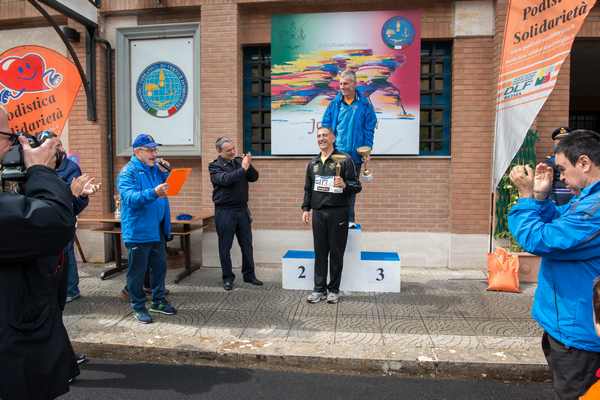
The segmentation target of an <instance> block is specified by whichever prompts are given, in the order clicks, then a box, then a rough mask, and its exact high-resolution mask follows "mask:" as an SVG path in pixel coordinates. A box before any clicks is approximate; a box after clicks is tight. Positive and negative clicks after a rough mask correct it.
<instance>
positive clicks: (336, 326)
mask: <svg viewBox="0 0 600 400" xmlns="http://www.w3.org/2000/svg"><path fill="white" fill-rule="evenodd" d="M102 270H103V269H102V268H99V267H98V266H97V265H92V264H88V265H85V266H81V267H80V272H79V273H80V280H81V281H80V288H81V293H82V297H81V298H80V299H78V300H76V301H74V302H72V303H70V304H67V307H66V310H65V316H64V321H65V326H66V327H67V330H68V331H69V335H70V337H71V340H72V341H73V343H74V346H75V348H76V350H78V351H82V352H85V353H87V354H88V355H90V356H92V357H101V358H113V359H121V360H139V361H151V362H167V363H186V364H205V365H206V364H210V365H229V366H235V367H241V366H244V367H265V368H266V367H268V368H289V369H303V370H310V371H315V370H318V371H325V370H326V371H339V372H345V373H390V374H391V373H398V374H410V375H436V376H452V377H493V378H499V379H505V380H507V379H511V380H512V379H527V380H540V379H546V378H547V368H546V363H545V359H544V356H543V354H542V351H541V348H540V337H541V334H542V332H541V331H540V329H539V327H538V326H537V325H536V323H535V322H534V321H533V320H532V319H531V318H530V308H531V303H532V296H533V292H534V289H535V285H522V290H523V292H522V293H520V294H513V293H498V292H487V291H486V290H485V289H486V279H485V274H484V273H483V272H482V271H476V270H448V269H443V268H442V269H440V268H438V269H419V268H403V270H402V291H401V293H400V294H373V293H370V294H369V293H352V294H349V295H347V296H344V297H342V299H341V300H340V302H339V303H338V304H324V303H321V304H315V305H311V304H308V303H306V301H305V298H306V296H307V295H308V294H309V292H304V291H294V290H283V289H282V288H281V272H280V269H279V268H278V267H270V268H269V267H261V268H259V269H258V276H259V278H260V279H262V280H264V281H265V285H264V286H262V287H255V286H251V285H248V284H245V283H242V282H241V277H240V276H239V275H240V274H239V273H237V272H236V273H237V275H238V279H237V280H236V287H235V289H234V290H233V291H231V292H225V291H224V290H223V288H222V284H221V271H220V269H218V268H202V269H200V270H199V271H196V272H195V273H194V274H192V276H191V277H189V278H186V279H185V280H184V281H183V282H180V283H179V284H173V283H172V282H173V280H174V277H175V275H176V273H177V272H179V270H177V269H172V270H169V272H168V276H167V286H168V288H169V289H170V291H171V294H170V295H169V301H170V302H171V303H172V304H173V305H174V306H175V307H176V308H177V309H178V314H177V315H176V316H165V315H157V314H153V318H154V323H152V324H149V325H143V324H140V323H138V322H137V321H136V320H135V319H134V318H133V316H132V314H131V311H130V308H129V305H128V304H127V303H126V302H125V301H123V300H122V299H121V298H120V296H119V295H120V291H121V289H122V288H123V286H124V281H125V274H121V275H119V276H116V277H114V278H112V279H109V280H106V281H101V280H100V279H99V274H100V272H101V271H102ZM238 272H239V271H238Z"/></svg>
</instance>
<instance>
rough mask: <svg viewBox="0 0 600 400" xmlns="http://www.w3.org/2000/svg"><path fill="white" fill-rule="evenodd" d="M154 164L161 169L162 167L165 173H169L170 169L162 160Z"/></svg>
mask: <svg viewBox="0 0 600 400" xmlns="http://www.w3.org/2000/svg"><path fill="white" fill-rule="evenodd" d="M156 162H157V163H158V165H160V166H161V167H163V168H164V169H166V170H167V172H171V167H169V166H168V165H167V163H165V162H164V161H163V160H162V159H159V160H157V161H156Z"/></svg>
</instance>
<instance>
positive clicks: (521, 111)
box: [493, 0, 596, 188]
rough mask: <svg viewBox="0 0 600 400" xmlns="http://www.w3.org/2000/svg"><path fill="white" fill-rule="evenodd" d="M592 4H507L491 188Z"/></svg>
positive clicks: (557, 0)
mask: <svg viewBox="0 0 600 400" xmlns="http://www.w3.org/2000/svg"><path fill="white" fill-rule="evenodd" d="M595 3H596V0H509V2H508V12H507V16H506V27H505V30H504V43H503V46H502V55H501V61H500V78H499V80H498V86H497V88H496V132H495V140H494V182H493V184H494V186H493V188H496V186H497V185H498V183H499V182H500V179H501V178H502V175H504V173H505V172H506V169H507V168H508V166H509V165H510V163H511V161H512V159H513V157H514V156H515V154H516V153H517V151H518V150H519V148H520V147H521V144H522V143H523V140H524V139H525V135H526V134H527V130H528V129H529V128H530V127H531V124H532V123H533V121H534V119H535V117H536V116H537V114H538V113H539V111H540V109H541V108H542V106H543V105H544V103H545V102H546V99H547V98H548V96H549V95H550V93H552V89H554V86H555V84H556V78H557V76H558V72H559V71H560V67H561V66H562V63H563V62H564V60H565V58H566V57H567V56H568V55H569V53H570V52H571V46H572V45H573V40H574V39H575V36H576V35H577V32H579V29H581V26H582V25H583V22H584V21H585V17H587V15H588V14H589V12H590V10H591V9H592V8H593V7H594V4H595Z"/></svg>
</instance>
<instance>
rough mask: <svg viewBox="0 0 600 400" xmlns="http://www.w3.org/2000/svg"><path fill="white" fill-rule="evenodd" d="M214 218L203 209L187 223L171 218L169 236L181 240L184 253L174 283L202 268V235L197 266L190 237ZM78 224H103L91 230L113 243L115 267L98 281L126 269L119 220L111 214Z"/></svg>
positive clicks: (212, 212)
mask: <svg viewBox="0 0 600 400" xmlns="http://www.w3.org/2000/svg"><path fill="white" fill-rule="evenodd" d="M213 218H214V210H213V209H204V210H202V211H201V212H200V213H199V215H195V216H193V217H192V219H191V220H189V221H181V220H178V219H176V218H171V225H172V227H173V229H172V232H171V234H172V235H173V236H179V238H180V240H181V249H182V250H183V253H184V259H185V261H184V270H183V272H181V273H179V274H178V275H177V277H176V278H175V283H179V282H180V281H181V280H182V279H184V278H185V277H187V276H189V275H191V274H192V272H194V271H196V270H197V269H199V268H200V267H201V266H202V235H200V246H199V247H200V254H199V259H200V263H199V264H197V265H194V264H192V254H191V252H192V246H191V236H192V232H194V231H196V230H198V229H202V228H204V227H206V225H207V224H208V222H209V221H210V220H211V219H213ZM78 222H82V223H94V224H98V223H101V224H103V226H102V227H100V228H93V229H92V230H93V231H95V232H101V233H103V234H105V235H110V236H111V240H112V243H113V256H114V259H115V267H114V268H110V269H108V270H106V271H104V272H102V273H101V274H100V279H103V280H104V279H108V278H110V277H111V276H113V275H115V274H118V273H119V272H121V271H124V270H126V269H127V260H124V259H123V257H122V251H121V220H120V219H118V218H115V217H114V216H113V215H111V214H107V215H104V216H102V217H100V218H93V217H90V218H79V219H78Z"/></svg>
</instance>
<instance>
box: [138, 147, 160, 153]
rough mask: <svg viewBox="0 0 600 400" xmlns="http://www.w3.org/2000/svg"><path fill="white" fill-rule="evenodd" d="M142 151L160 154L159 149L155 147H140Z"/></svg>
mask: <svg viewBox="0 0 600 400" xmlns="http://www.w3.org/2000/svg"><path fill="white" fill-rule="evenodd" d="M140 149H142V150H144V151H147V152H148V153H156V154H158V148H156V147H154V148H152V149H151V148H149V147H140Z"/></svg>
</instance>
